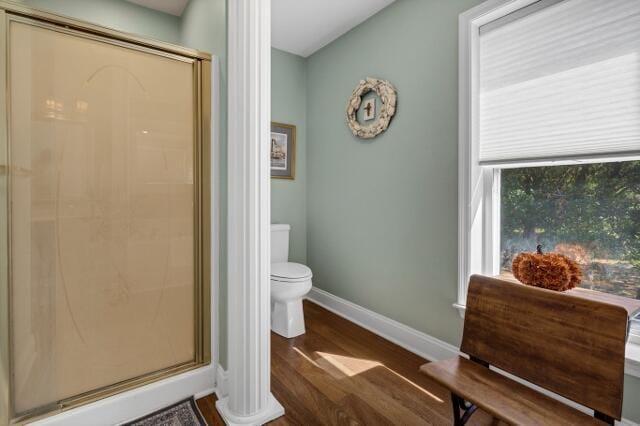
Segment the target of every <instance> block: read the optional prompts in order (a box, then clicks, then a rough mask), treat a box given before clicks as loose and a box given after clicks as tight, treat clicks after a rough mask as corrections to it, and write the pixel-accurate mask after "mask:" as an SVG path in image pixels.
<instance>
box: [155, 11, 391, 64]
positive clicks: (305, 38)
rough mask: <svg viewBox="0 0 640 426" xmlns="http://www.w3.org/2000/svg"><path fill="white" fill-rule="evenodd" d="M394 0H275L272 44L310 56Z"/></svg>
mask: <svg viewBox="0 0 640 426" xmlns="http://www.w3.org/2000/svg"><path fill="white" fill-rule="evenodd" d="M149 1H151V0H149ZM394 1H395V0H272V2H271V5H272V6H271V7H272V10H271V45H272V46H273V47H275V48H277V49H281V50H284V51H286V52H289V53H294V54H296V55H300V56H303V57H307V56H309V55H311V54H313V53H314V52H316V51H317V50H319V49H321V48H322V47H324V46H326V45H327V44H329V43H331V42H332V41H333V40H335V39H337V38H338V37H340V36H341V35H343V34H344V33H346V32H347V31H349V30H350V29H352V28H353V27H355V26H357V25H358V24H361V23H362V22H364V21H365V20H367V18H369V17H371V16H373V15H375V14H376V13H377V12H379V11H380V10H382V9H384V8H385V7H387V6H389V5H390V4H391V3H393V2H394ZM386 30H387V29H385V28H381V29H380V31H386Z"/></svg>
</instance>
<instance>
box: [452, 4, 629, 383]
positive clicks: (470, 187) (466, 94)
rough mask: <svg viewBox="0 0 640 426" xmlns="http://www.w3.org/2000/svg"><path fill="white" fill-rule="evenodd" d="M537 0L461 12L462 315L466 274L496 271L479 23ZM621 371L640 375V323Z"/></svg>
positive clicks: (496, 174)
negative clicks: (484, 161)
mask: <svg viewBox="0 0 640 426" xmlns="http://www.w3.org/2000/svg"><path fill="white" fill-rule="evenodd" d="M538 1H539V0H488V1H486V2H484V3H482V4H480V5H478V6H476V7H474V8H473V9H470V10H468V11H466V12H464V13H462V14H461V15H460V16H459V33H458V36H459V37H458V54H459V57H458V60H459V70H458V298H457V301H456V303H454V304H453V306H454V307H455V308H457V309H458V311H459V313H460V315H461V316H464V310H465V306H466V299H467V286H468V282H469V277H470V276H471V275H472V274H475V273H478V274H483V275H497V274H499V273H500V169H499V168H496V167H488V166H485V167H483V166H480V165H479V161H478V147H479V144H478V135H479V114H478V113H479V102H478V93H479V90H478V89H479V78H478V77H479V34H480V27H481V26H482V25H485V24H488V23H489V22H492V21H495V20H497V19H499V18H502V17H503V16H505V15H508V14H510V13H512V12H515V11H517V10H518V9H522V8H524V7H527V6H529V5H531V4H533V3H536V2H538ZM600 160H602V161H612V160H614V159H612V158H606V157H604V158H602V159H600ZM592 161H593V160H592ZM545 163H546V164H549V165H552V164H556V165H558V164H572V163H575V164H577V163H579V162H578V161H575V162H569V161H546V162H545ZM538 164H539V163H538ZM527 165H529V166H530V165H531V164H530V163H528V164H509V167H525V166H527ZM630 354H634V355H630ZM625 370H626V373H627V374H631V375H634V376H636V377H640V327H638V328H637V329H636V327H634V328H633V329H632V330H631V333H630V337H629V345H628V347H627V366H626V368H625Z"/></svg>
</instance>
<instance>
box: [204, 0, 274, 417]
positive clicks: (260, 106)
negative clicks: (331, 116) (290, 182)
mask: <svg viewBox="0 0 640 426" xmlns="http://www.w3.org/2000/svg"><path fill="white" fill-rule="evenodd" d="M228 8H229V9H228V40H229V42H228V43H229V46H228V47H229V49H228V52H229V56H228V57H229V78H228V82H229V91H228V94H229V96H228V99H229V103H228V105H229V111H228V113H229V118H228V123H229V125H228V179H229V181H228V212H229V213H228V219H227V220H228V225H227V226H228V289H229V290H228V312H229V317H228V330H229V332H228V359H229V361H228V364H229V365H228V383H227V392H228V395H227V396H226V397H224V398H222V399H220V400H219V401H218V402H217V403H216V407H217V409H218V411H219V412H220V414H221V415H222V417H223V419H224V420H225V422H226V423H227V424H238V425H240V424H244V425H247V424H252V425H253V424H263V423H266V422H268V421H270V420H273V419H275V418H277V417H280V416H282V415H283V414H284V408H283V407H282V405H280V403H278V401H276V399H275V398H274V397H273V395H272V394H271V391H270V388H271V382H270V373H271V366H270V361H271V354H270V349H271V348H270V329H271V318H270V298H271V283H270V279H269V276H270V268H271V253H270V244H271V242H270V223H271V213H270V209H271V199H270V197H271V187H270V183H271V182H270V167H269V150H270V144H269V137H270V132H271V2H270V1H269V0H233V1H230V2H228Z"/></svg>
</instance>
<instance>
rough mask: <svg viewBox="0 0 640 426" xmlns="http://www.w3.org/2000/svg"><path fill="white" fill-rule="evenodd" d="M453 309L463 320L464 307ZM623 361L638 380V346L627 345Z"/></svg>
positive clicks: (636, 344)
mask: <svg viewBox="0 0 640 426" xmlns="http://www.w3.org/2000/svg"><path fill="white" fill-rule="evenodd" d="M453 307H454V308H456V310H457V311H458V313H459V314H460V317H461V318H464V311H465V309H466V307H465V306H464V305H461V304H459V303H454V304H453ZM625 359H626V362H625V364H624V374H626V375H628V376H633V377H638V378H640V344H638V343H627V351H626V353H625Z"/></svg>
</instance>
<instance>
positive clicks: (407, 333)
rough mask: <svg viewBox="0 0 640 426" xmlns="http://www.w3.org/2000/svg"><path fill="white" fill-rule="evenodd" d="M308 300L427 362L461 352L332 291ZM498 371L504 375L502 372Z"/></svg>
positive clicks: (312, 293)
mask: <svg viewBox="0 0 640 426" xmlns="http://www.w3.org/2000/svg"><path fill="white" fill-rule="evenodd" d="M307 299H309V300H310V301H312V302H313V303H316V304H318V305H320V306H322V307H323V308H325V309H327V310H329V311H331V312H333V313H334V314H336V315H339V316H341V317H343V318H345V319H347V320H349V321H351V322H353V323H356V324H358V325H359V326H361V327H363V328H366V329H367V330H369V331H371V332H372V333H375V334H377V335H379V336H381V337H384V338H385V339H387V340H389V341H391V342H393V343H395V344H396V345H398V346H401V347H403V348H405V349H406V350H408V351H409V352H413V353H414V354H416V355H418V356H421V357H422V358H424V359H427V360H429V361H440V360H443V359H447V358H451V357H454V356H456V355H458V354H459V353H460V352H459V350H458V348H457V347H455V346H453V345H452V344H450V343H447V342H443V341H442V340H439V339H436V338H435V337H433V336H430V335H428V334H426V333H423V332H421V331H418V330H415V329H413V328H411V327H409V326H407V325H404V324H402V323H399V322H398V321H395V320H392V319H391V318H387V317H385V316H383V315H380V314H378V313H376V312H373V311H371V310H369V309H366V308H363V307H362V306H359V305H356V304H355V303H353V302H349V301H348V300H345V299H342V298H340V297H338V296H334V295H333V294H331V293H328V292H326V291H324V290H321V289H319V288H317V287H313V288H312V289H311V291H310V292H309V294H308V295H307ZM501 373H503V374H504V372H502V371H501ZM506 375H507V376H508V377H510V378H512V379H514V380H516V381H518V382H520V383H522V384H524V385H526V386H530V387H532V388H534V389H536V390H538V391H539V392H542V393H544V394H546V395H548V396H551V397H553V398H556V399H559V400H561V401H562V402H564V403H565V404H567V405H570V406H572V407H574V408H576V409H578V410H580V411H584V412H586V413H589V414H591V413H593V411H592V410H589V409H588V408H586V407H583V406H580V405H578V404H576V403H575V402H573V401H569V400H567V399H565V398H562V397H561V396H559V395H555V394H553V393H551V392H549V391H547V390H545V389H541V388H539V387H537V386H535V385H533V384H531V383H528V382H525V381H524V380H522V379H520V378H517V377H514V376H512V375H510V374H506ZM616 424H618V425H624V426H640V425H638V423H635V422H632V421H631V420H629V419H622V421H621V422H616Z"/></svg>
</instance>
